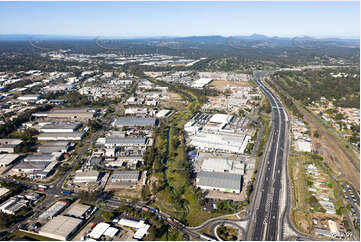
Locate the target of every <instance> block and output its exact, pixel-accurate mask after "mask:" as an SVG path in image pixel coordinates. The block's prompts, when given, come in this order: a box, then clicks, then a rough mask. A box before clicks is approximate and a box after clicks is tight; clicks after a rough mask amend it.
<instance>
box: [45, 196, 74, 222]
mask: <svg viewBox="0 0 361 242" xmlns="http://www.w3.org/2000/svg"><path fill="white" fill-rule="evenodd" d="M67 204H68V203H67V202H65V201H60V200H59V201H56V203H54V204H53V206H51V207H50V208H48V209H47V210H46V211H44V212H43V213H42V214H41V215H40V216H39V219H48V218H53V217H54V216H56V215H57V214H59V213H60V212H61V211H63V210H64V208H65V207H66V205H67Z"/></svg>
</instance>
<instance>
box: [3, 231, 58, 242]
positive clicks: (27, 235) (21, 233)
mask: <svg viewBox="0 0 361 242" xmlns="http://www.w3.org/2000/svg"><path fill="white" fill-rule="evenodd" d="M16 238H25V239H27V238H31V239H34V240H37V241H59V240H56V239H52V238H49V237H45V236H41V235H37V234H32V233H27V232H24V231H20V230H16V231H15V232H14V233H12V234H10V235H9V237H8V239H9V240H14V239H16Z"/></svg>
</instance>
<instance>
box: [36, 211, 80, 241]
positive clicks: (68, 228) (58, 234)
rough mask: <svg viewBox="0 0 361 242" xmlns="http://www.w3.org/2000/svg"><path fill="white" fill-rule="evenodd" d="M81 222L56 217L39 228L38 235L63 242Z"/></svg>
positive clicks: (74, 219) (71, 218)
mask: <svg viewBox="0 0 361 242" xmlns="http://www.w3.org/2000/svg"><path fill="white" fill-rule="evenodd" d="M82 223H83V220H81V219H78V218H73V217H67V216H62V215H58V216H56V217H54V218H53V219H52V220H50V221H49V222H48V223H46V224H45V225H44V226H43V227H41V229H40V231H39V235H42V236H45V237H49V238H53V239H57V240H62V241H65V240H67V239H69V237H70V236H71V235H72V234H74V233H75V232H76V231H77V229H78V228H79V227H80V226H81V224H82Z"/></svg>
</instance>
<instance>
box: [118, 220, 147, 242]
mask: <svg viewBox="0 0 361 242" xmlns="http://www.w3.org/2000/svg"><path fill="white" fill-rule="evenodd" d="M118 225H119V226H124V227H128V228H132V229H135V230H136V232H135V234H134V236H133V238H134V239H138V240H141V239H142V238H143V237H144V236H145V235H146V234H147V232H148V229H149V228H150V225H149V224H146V223H145V222H144V220H140V221H135V220H130V219H125V218H122V219H120V220H119V222H118Z"/></svg>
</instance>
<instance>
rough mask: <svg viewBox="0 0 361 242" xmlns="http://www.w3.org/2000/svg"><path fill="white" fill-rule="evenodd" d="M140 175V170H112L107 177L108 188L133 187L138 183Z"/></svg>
mask: <svg viewBox="0 0 361 242" xmlns="http://www.w3.org/2000/svg"><path fill="white" fill-rule="evenodd" d="M140 175H141V172H140V171H114V172H113V174H112V176H111V178H110V179H109V182H108V188H109V189H116V188H124V187H128V188H135V187H136V186H137V185H138V183H139V180H140Z"/></svg>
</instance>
